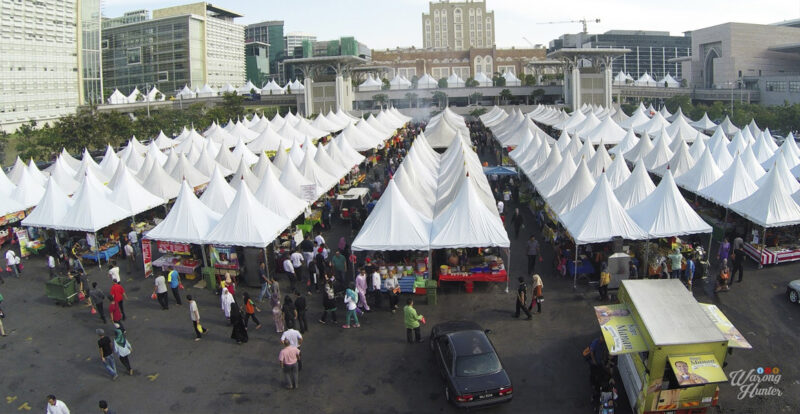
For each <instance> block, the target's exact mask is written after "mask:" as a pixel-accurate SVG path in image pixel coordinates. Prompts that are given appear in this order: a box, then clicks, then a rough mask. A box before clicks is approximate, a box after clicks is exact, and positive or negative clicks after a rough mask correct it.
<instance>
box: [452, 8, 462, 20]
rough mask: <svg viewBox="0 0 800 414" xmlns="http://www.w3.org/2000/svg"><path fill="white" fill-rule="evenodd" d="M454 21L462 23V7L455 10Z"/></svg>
mask: <svg viewBox="0 0 800 414" xmlns="http://www.w3.org/2000/svg"><path fill="white" fill-rule="evenodd" d="M453 21H454V22H456V23H461V9H455V10H454V11H453Z"/></svg>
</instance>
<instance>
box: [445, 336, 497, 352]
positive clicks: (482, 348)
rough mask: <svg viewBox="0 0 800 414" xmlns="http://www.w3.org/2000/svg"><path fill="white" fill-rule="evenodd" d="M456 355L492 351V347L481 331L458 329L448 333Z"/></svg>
mask: <svg viewBox="0 0 800 414" xmlns="http://www.w3.org/2000/svg"><path fill="white" fill-rule="evenodd" d="M448 337H449V338H450V342H451V343H452V344H453V348H455V351H456V356H465V355H480V354H485V353H488V352H494V347H492V344H491V343H490V342H489V338H487V337H486V334H485V333H483V331H476V330H470V331H458V332H453V333H450V334H448Z"/></svg>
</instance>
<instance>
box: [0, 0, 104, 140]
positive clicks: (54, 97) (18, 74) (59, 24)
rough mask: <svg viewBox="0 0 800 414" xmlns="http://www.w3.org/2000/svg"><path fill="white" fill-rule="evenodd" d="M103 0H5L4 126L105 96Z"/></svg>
mask: <svg viewBox="0 0 800 414" xmlns="http://www.w3.org/2000/svg"><path fill="white" fill-rule="evenodd" d="M99 50H100V1H99V0H39V1H35V2H33V1H24V2H22V1H2V2H0V91H2V93H0V128H2V129H3V130H5V131H13V130H15V129H16V128H17V127H18V126H19V125H21V124H24V123H27V122H28V121H31V120H33V121H37V122H39V123H42V122H46V121H50V120H53V119H57V118H59V117H61V116H64V115H69V114H73V113H75V111H76V108H77V107H78V106H79V105H84V104H91V103H97V102H101V101H102V100H103V97H102V80H101V77H100V73H101V63H102V62H101V61H100V54H99Z"/></svg>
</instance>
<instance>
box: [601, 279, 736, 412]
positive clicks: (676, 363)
mask: <svg viewBox="0 0 800 414" xmlns="http://www.w3.org/2000/svg"><path fill="white" fill-rule="evenodd" d="M618 297H619V301H620V303H619V304H615V305H603V306H595V308H594V309H595V314H596V316H597V320H598V322H599V324H600V330H601V332H602V334H603V338H604V340H605V344H606V347H607V348H608V352H609V355H611V356H616V357H617V369H618V371H619V374H620V377H621V378H622V383H623V384H624V387H625V391H626V393H627V396H628V400H629V402H630V404H631V409H632V410H633V412H635V413H639V414H642V413H657V412H669V413H673V414H689V413H692V414H695V413H706V412H707V410H708V409H709V408H711V407H714V406H716V405H717V400H718V395H719V385H718V384H720V383H724V382H727V377H726V375H725V372H724V371H723V370H722V367H724V365H725V358H726V357H727V355H728V354H729V348H746V349H749V348H751V345H750V344H749V343H748V342H747V340H746V339H745V338H744V337H743V336H742V335H741V334H740V333H739V331H738V330H736V328H735V327H734V326H733V325H732V324H731V323H730V321H728V319H727V318H726V317H725V315H724V314H723V313H722V312H721V311H720V310H719V308H717V307H716V306H714V305H707V304H702V303H698V302H697V301H696V300H695V299H694V297H693V296H692V294H691V293H690V292H689V291H688V290H686V288H685V287H684V286H683V284H681V282H680V281H679V280H676V279H669V280H624V281H622V284H621V287H620V290H619V295H618Z"/></svg>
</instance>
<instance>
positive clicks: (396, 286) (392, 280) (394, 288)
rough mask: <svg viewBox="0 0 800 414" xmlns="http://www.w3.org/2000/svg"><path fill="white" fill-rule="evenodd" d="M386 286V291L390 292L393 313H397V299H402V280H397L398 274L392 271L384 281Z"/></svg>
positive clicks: (390, 305)
mask: <svg viewBox="0 0 800 414" xmlns="http://www.w3.org/2000/svg"><path fill="white" fill-rule="evenodd" d="M384 286H385V287H386V293H388V294H389V308H391V310H392V313H395V312H396V311H397V309H398V307H397V301H398V300H399V299H400V296H399V295H400V282H399V281H398V280H397V274H396V273H394V272H392V273H390V274H389V277H387V278H386V281H385V282H384Z"/></svg>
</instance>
